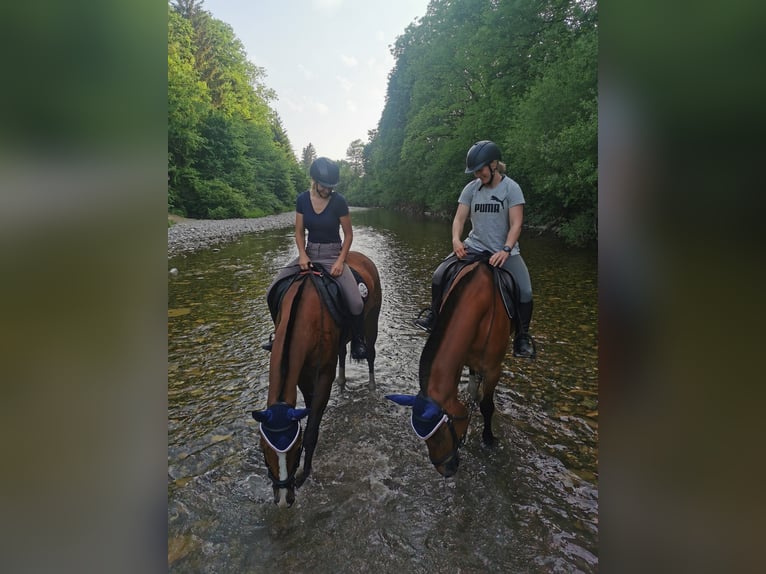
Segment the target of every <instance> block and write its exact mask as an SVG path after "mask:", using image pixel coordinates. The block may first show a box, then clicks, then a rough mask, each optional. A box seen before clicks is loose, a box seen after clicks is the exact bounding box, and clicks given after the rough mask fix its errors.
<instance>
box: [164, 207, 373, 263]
mask: <svg viewBox="0 0 766 574" xmlns="http://www.w3.org/2000/svg"><path fill="white" fill-rule="evenodd" d="M364 209H367V208H365V207H349V211H360V210H364ZM168 219H170V220H172V221H174V222H175V224H174V225H171V226H170V227H168V257H173V256H175V255H181V254H183V253H190V252H192V251H198V250H200V249H207V248H208V247H211V246H213V245H217V244H219V243H225V242H227V241H232V240H234V239H236V238H237V237H239V236H240V235H243V234H245V233H253V232H254V231H265V230H267V229H278V228H280V227H292V226H293V225H295V212H294V211H288V212H286V213H280V214H277V215H267V216H266V217H257V218H254V219H184V218H183V217H177V216H174V215H168Z"/></svg>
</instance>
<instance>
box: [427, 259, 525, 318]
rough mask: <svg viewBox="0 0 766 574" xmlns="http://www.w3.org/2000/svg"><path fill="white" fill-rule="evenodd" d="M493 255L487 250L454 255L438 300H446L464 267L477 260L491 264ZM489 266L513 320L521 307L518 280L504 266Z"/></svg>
mask: <svg viewBox="0 0 766 574" xmlns="http://www.w3.org/2000/svg"><path fill="white" fill-rule="evenodd" d="M491 256H492V254H491V253H489V252H487V251H485V252H483V253H469V254H467V255H466V257H465V258H464V259H458V258H457V257H454V260H453V261H451V262H450V263H448V265H447V267H446V268H445V269H444V274H443V275H442V281H441V284H440V285H439V289H440V291H439V293H438V300H439V301H443V300H444V297H445V296H446V295H447V293H448V292H449V290H450V287H452V284H453V283H454V282H455V278H456V277H457V275H458V273H460V271H461V270H462V269H464V268H465V267H467V266H468V265H471V264H472V263H476V262H481V263H485V264H487V265H489V258H490V257H491ZM489 268H490V269H491V270H492V274H493V276H494V279H495V285H496V286H497V287H498V288H499V289H500V298H501V299H502V300H503V307H505V312H506V313H507V314H508V317H510V318H511V319H512V320H513V319H515V318H516V314H517V309H518V308H519V288H518V286H517V285H516V281H514V279H513V275H511V274H510V273H509V272H508V271H506V270H505V269H503V268H502V267H493V266H492V265H489Z"/></svg>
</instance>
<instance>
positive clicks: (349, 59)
mask: <svg viewBox="0 0 766 574" xmlns="http://www.w3.org/2000/svg"><path fill="white" fill-rule="evenodd" d="M340 59H341V61H342V62H343V64H344V65H345V66H346V67H347V68H355V67H356V66H357V64H358V63H359V62H358V61H357V59H356V58H354V57H353V56H346V55H345V54H341V55H340Z"/></svg>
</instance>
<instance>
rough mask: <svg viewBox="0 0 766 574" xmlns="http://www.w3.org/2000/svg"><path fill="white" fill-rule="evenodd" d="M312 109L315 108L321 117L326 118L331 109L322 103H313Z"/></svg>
mask: <svg viewBox="0 0 766 574" xmlns="http://www.w3.org/2000/svg"><path fill="white" fill-rule="evenodd" d="M311 107H312V108H314V109H315V110H316V111H317V113H318V114H319V115H322V116H326V115H327V114H328V113H329V111H330V108H328V107H327V105H325V104H323V103H322V102H311Z"/></svg>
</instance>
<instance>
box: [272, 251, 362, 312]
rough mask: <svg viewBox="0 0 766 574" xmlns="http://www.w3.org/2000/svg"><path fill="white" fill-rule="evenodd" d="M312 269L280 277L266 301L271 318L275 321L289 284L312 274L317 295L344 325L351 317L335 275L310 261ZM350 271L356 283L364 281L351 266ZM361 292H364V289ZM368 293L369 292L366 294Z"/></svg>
mask: <svg viewBox="0 0 766 574" xmlns="http://www.w3.org/2000/svg"><path fill="white" fill-rule="evenodd" d="M311 266H312V269H311V270H309V271H298V272H297V273H295V274H293V275H288V276H287V277H285V278H284V279H281V280H280V281H279V282H278V283H277V284H276V285H274V287H273V288H272V290H271V291H270V292H269V296H268V298H267V301H266V302H267V303H268V305H269V312H271V320H272V321H274V322H276V320H277V313H278V312H279V306H280V305H281V304H282V298H283V297H284V296H285V293H287V290H288V289H289V288H290V285H292V284H293V282H294V281H296V280H297V279H298V278H299V277H301V276H302V275H306V274H309V273H310V274H312V277H310V279H311V280H313V281H314V285H315V286H316V287H317V291H319V296H320V297H321V298H322V301H324V303H325V305H326V306H327V309H328V310H329V311H330V315H331V316H332V318H333V320H334V321H335V322H336V323H337V324H338V325H344V324H345V323H346V322H347V320H348V318H349V317H351V313H350V312H349V310H348V303H347V302H346V299H345V297H344V296H343V290H342V289H341V287H340V285H339V284H338V282H337V281H336V280H335V277H333V276H332V275H330V273H329V271H327V270H326V269H325V268H324V267H323V266H322V265H321V264H319V263H312V264H311ZM351 272H352V273H353V274H354V279H356V282H357V285H358V284H360V283H364V281H363V280H362V277H361V275H359V273H357V271H356V270H355V269H353V268H351ZM362 292H365V291H364V290H363V291H362ZM368 295H369V294H368ZM362 300H363V301H364V302H365V303H366V302H367V297H366V296H365V297H362Z"/></svg>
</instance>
